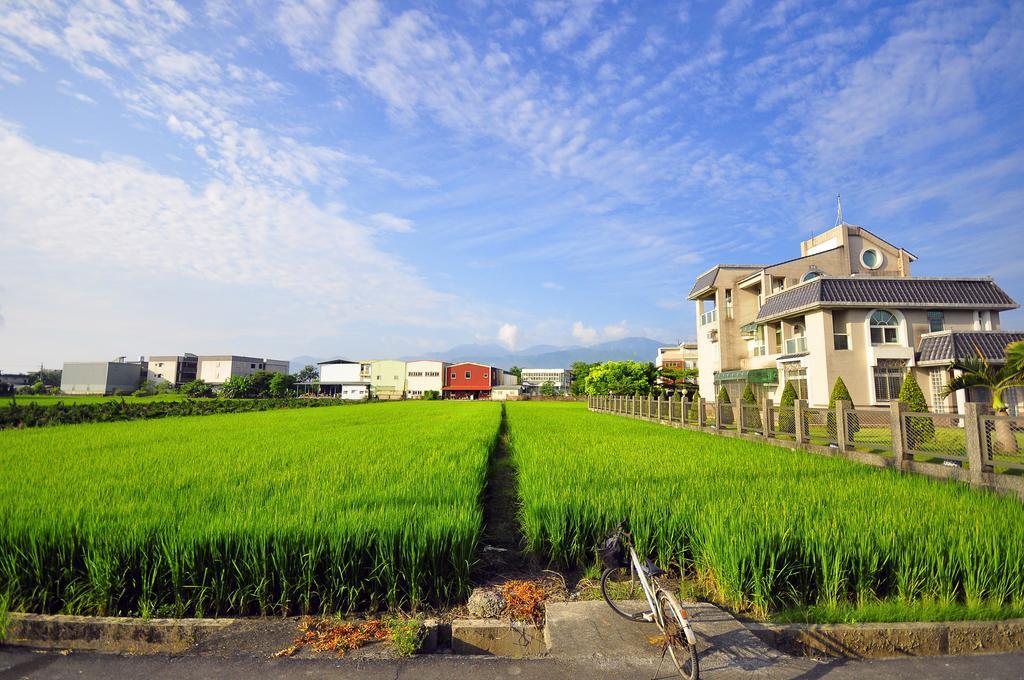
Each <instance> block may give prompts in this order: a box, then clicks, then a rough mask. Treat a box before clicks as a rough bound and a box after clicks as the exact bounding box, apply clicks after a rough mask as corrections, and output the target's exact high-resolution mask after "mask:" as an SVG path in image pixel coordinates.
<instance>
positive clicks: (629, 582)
mask: <svg viewBox="0 0 1024 680" xmlns="http://www.w3.org/2000/svg"><path fill="white" fill-rule="evenodd" d="M601 595H603V596H604V601H605V602H607V603H608V606H609V607H611V608H612V611H614V612H615V613H616V614H618V615H619V616H621V617H623V618H625V619H629V620H630V621H644V620H649V621H653V620H654V619H653V618H650V619H647V616H648V615H650V614H651V613H652V612H651V605H650V604H648V602H647V596H646V595H644V589H643V587H642V586H641V585H640V577H639V576H638V575H637V573H636V571H634V570H633V568H632V565H629V566H625V567H613V568H610V569H605V570H604V574H602V575H601Z"/></svg>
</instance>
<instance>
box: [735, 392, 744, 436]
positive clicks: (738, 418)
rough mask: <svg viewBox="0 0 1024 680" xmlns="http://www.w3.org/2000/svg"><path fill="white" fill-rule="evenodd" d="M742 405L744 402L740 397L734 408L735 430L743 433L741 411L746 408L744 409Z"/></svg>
mask: <svg viewBox="0 0 1024 680" xmlns="http://www.w3.org/2000/svg"><path fill="white" fill-rule="evenodd" d="M744 406H745V404H744V402H743V400H742V399H740V401H739V403H738V404H737V405H736V407H735V408H736V431H737V432H739V433H740V434H743V412H744V411H745V410H746V409H744V408H743V407H744Z"/></svg>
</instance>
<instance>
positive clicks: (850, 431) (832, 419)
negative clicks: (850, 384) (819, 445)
mask: <svg viewBox="0 0 1024 680" xmlns="http://www.w3.org/2000/svg"><path fill="white" fill-rule="evenodd" d="M837 401H845V402H847V403H849V404H850V405H851V406H853V398H852V397H850V390H848V389H846V383H844V382H843V378H842V377H841V376H840V377H838V378H836V384H835V385H833V386H832V394H831V395H829V398H828V416H826V423H825V424H826V427H827V428H828V433H829V435H831V436H833V437H834V436H836V433H837V430H836V402H837ZM858 430H860V420H859V419H858V418H857V414H856V413H853V414H850V416H849V417H847V419H846V436H847V438H848V439H849V441H851V442H852V441H853V437H854V435H855V434H857V431H858Z"/></svg>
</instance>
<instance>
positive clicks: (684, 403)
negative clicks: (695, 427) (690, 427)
mask: <svg viewBox="0 0 1024 680" xmlns="http://www.w3.org/2000/svg"><path fill="white" fill-rule="evenodd" d="M689 412H690V402H689V401H688V400H687V399H686V395H683V396H682V398H680V399H679V424H680V425H686V414H687V413H689Z"/></svg>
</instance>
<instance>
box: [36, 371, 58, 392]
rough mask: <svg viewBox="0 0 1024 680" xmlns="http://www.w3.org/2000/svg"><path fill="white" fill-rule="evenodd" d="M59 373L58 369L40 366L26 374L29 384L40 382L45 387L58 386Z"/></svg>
mask: <svg viewBox="0 0 1024 680" xmlns="http://www.w3.org/2000/svg"><path fill="white" fill-rule="evenodd" d="M60 374H61V371H60V369H55V368H40V369H39V370H38V371H33V372H32V373H29V374H28V382H29V384H30V385H32V384H35V383H39V382H41V383H43V385H44V386H45V387H60ZM39 394H42V392H40V393H39Z"/></svg>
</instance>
